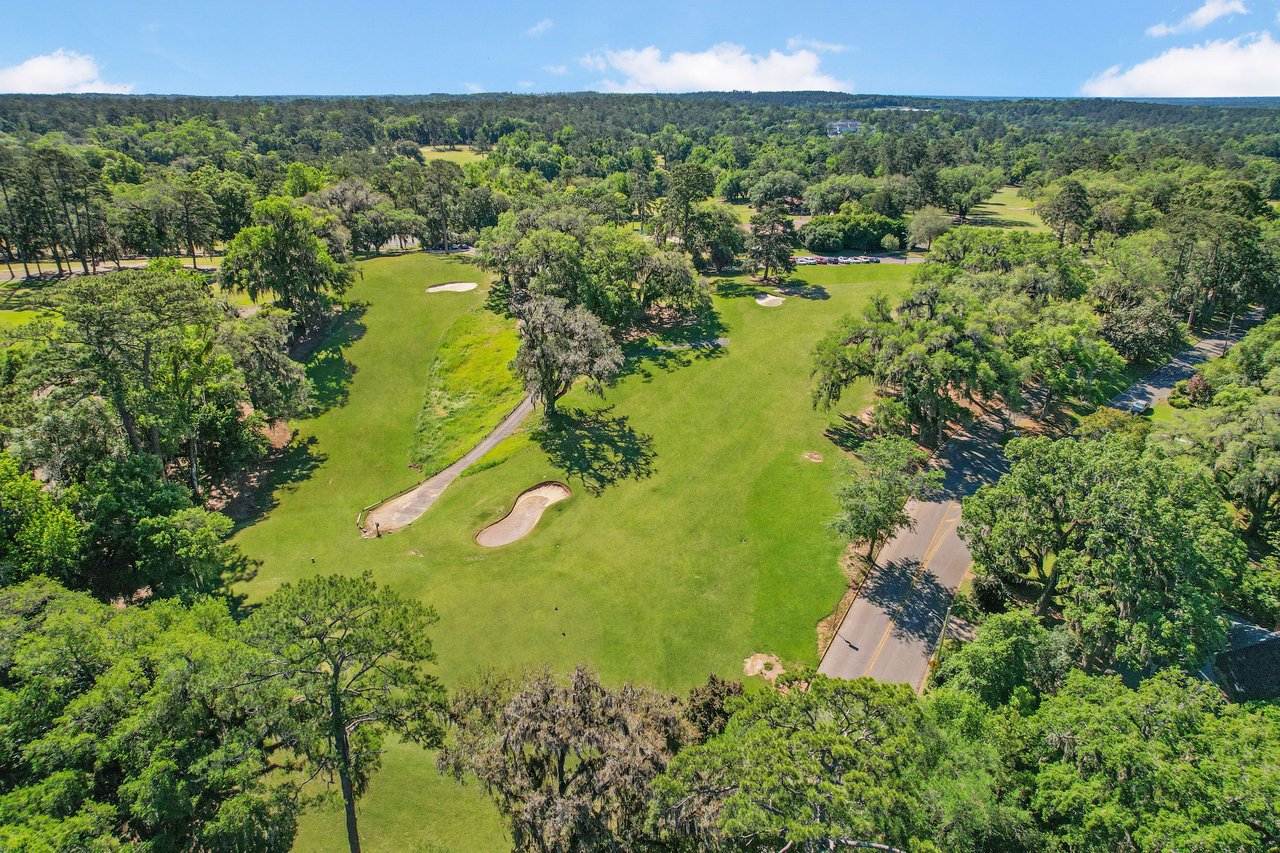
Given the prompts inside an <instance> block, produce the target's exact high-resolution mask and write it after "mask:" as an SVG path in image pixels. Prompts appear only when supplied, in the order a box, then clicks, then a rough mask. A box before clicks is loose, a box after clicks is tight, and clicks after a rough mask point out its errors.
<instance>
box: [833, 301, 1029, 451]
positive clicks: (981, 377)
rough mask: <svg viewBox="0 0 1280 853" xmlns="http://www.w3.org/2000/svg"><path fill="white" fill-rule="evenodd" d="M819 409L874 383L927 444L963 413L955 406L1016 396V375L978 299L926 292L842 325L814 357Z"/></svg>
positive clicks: (875, 307) (880, 304) (873, 307)
mask: <svg viewBox="0 0 1280 853" xmlns="http://www.w3.org/2000/svg"><path fill="white" fill-rule="evenodd" d="M812 375H813V381H814V385H813V402H814V405H815V406H818V407H823V408H830V407H831V406H834V405H835V404H836V403H838V402H839V400H840V395H841V394H842V393H843V392H844V389H845V388H847V387H848V386H849V385H850V384H852V383H853V382H854V381H856V380H857V379H859V378H862V377H869V378H870V379H871V380H872V381H873V382H875V383H876V385H877V387H878V388H879V389H880V390H881V391H882V393H885V394H888V395H892V396H894V397H897V398H898V399H900V400H901V401H902V402H903V404H904V405H905V406H906V409H907V413H908V416H909V417H910V420H911V422H912V423H914V424H916V425H917V426H919V427H920V434H921V437H922V438H923V440H925V441H927V442H932V441H936V440H938V439H939V438H940V437H941V435H942V430H943V428H944V427H945V426H946V423H947V421H948V420H949V419H951V418H954V417H957V416H959V415H960V414H961V411H962V410H961V407H960V405H959V404H958V403H957V399H960V398H964V399H969V400H982V399H996V398H999V397H1005V398H1009V397H1012V396H1013V394H1014V392H1015V390H1016V384H1017V369H1016V366H1015V365H1014V363H1013V361H1012V355H1011V353H1010V352H1009V351H1008V348H1007V347H1006V346H1005V345H1004V342H1003V341H1001V340H1000V337H999V334H998V329H996V328H995V327H993V325H992V324H991V322H990V318H989V317H987V316H986V315H985V314H984V312H983V310H982V307H981V305H980V304H979V303H978V301H977V300H976V299H975V297H974V296H973V294H970V293H965V292H963V291H960V290H957V289H952V288H946V287H938V286H932V285H931V286H926V287H923V288H921V289H919V290H917V291H916V292H915V293H914V294H912V295H911V296H910V297H908V298H906V299H904V300H902V301H901V302H900V303H899V305H898V307H897V308H896V309H895V308H892V307H891V306H890V304H889V303H888V301H887V300H885V299H882V298H875V299H873V300H872V303H871V304H870V305H869V306H868V307H867V308H866V309H865V310H864V312H863V317H862V319H857V318H854V317H845V318H843V319H842V320H841V321H840V322H839V323H838V324H837V326H836V328H835V329H833V330H832V331H831V332H830V333H828V334H827V335H826V336H825V337H824V338H823V339H822V340H821V341H819V343H818V345H817V347H816V348H815V350H814V368H813V374H812Z"/></svg>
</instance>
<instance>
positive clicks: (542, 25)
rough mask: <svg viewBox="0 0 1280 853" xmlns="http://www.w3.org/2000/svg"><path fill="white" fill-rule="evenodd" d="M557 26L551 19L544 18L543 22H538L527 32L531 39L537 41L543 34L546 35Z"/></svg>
mask: <svg viewBox="0 0 1280 853" xmlns="http://www.w3.org/2000/svg"><path fill="white" fill-rule="evenodd" d="M555 25H556V24H555V21H553V20H551V19H550V18H543V19H542V20H541V21H538V23H536V24H534V25H533V26H532V27H529V29H527V30H525V32H526V33H528V35H529V37H530V38H535V39H536V38H538V37H539V36H541V35H542V34H543V33H545V32H546V31H547V30H549V29H551V28H552V27H554V26H555Z"/></svg>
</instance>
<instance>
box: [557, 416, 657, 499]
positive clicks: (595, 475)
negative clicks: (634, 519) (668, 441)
mask: <svg viewBox="0 0 1280 853" xmlns="http://www.w3.org/2000/svg"><path fill="white" fill-rule="evenodd" d="M611 411H613V407H612V406H611V407H609V408H607V409H596V410H594V411H588V410H586V409H562V410H561V411H559V412H558V413H556V414H555V415H554V416H552V417H550V418H547V419H546V420H544V422H543V423H542V424H541V425H539V426H538V427H537V428H536V429H534V430H533V432H532V437H533V440H534V441H536V442H537V443H538V445H539V446H540V447H541V448H542V450H543V452H544V453H546V454H547V458H548V459H550V460H551V464H552V465H554V466H555V467H557V468H559V469H560V470H562V471H564V472H565V475H566V477H567V478H568V479H570V480H574V479H576V480H577V481H578V482H579V483H581V484H582V487H583V488H585V489H586V490H587V491H589V492H591V493H592V494H593V495H599V494H600V493H602V492H603V491H604V490H605V489H607V488H608V487H609V486H612V485H614V484H615V483H617V482H619V481H621V480H643V479H645V478H647V477H650V476H652V475H653V460H654V458H655V453H654V451H653V436H651V435H646V434H644V433H642V432H637V431H636V430H635V428H633V427H632V426H631V423H630V420H629V419H628V418H627V417H626V416H625V415H611V414H609V413H610V412H611Z"/></svg>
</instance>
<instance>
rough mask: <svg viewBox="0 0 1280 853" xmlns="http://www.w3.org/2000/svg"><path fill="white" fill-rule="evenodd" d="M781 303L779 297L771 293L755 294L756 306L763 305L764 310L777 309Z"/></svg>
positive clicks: (781, 300) (781, 299)
mask: <svg viewBox="0 0 1280 853" xmlns="http://www.w3.org/2000/svg"><path fill="white" fill-rule="evenodd" d="M783 301H784V300H783V298H782V297H781V296H774V295H773V294H772V293H757V294H756V304H757V305H763V306H764V307H765V308H777V307H778V306H779V305H781V304H782V303H783Z"/></svg>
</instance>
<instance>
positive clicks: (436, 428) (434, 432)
mask: <svg viewBox="0 0 1280 853" xmlns="http://www.w3.org/2000/svg"><path fill="white" fill-rule="evenodd" d="M453 295H454V294H448V293H444V294H440V295H438V296H436V297H435V298H437V299H447V298H449V297H450V296H453ZM519 344H520V338H519V335H518V334H517V333H516V324H515V321H514V320H511V319H507V318H503V317H499V316H497V315H496V314H494V313H492V312H491V311H486V310H485V309H483V308H477V309H475V310H473V311H470V312H468V313H466V314H463V315H462V316H461V317H459V318H458V320H457V321H456V322H455V323H454V324H453V326H452V327H451V328H450V329H449V331H448V333H447V334H446V335H445V339H444V341H443V342H442V343H441V344H440V349H439V351H438V353H437V355H436V359H435V363H434V364H433V365H432V366H431V376H430V378H429V379H428V380H427V391H426V395H425V397H424V399H423V402H422V412H421V413H420V414H419V416H418V430H417V435H416V438H415V447H414V449H413V453H412V457H413V461H414V462H415V463H416V464H418V465H420V466H421V467H422V470H423V472H424V473H426V474H433V473H435V472H436V471H439V470H441V469H442V468H445V467H446V466H448V465H449V464H451V463H452V462H453V461H454V460H456V459H458V458H459V457H461V456H462V455H463V454H465V453H466V452H467V451H468V450H470V449H471V448H472V447H474V446H475V444H476V436H477V435H481V436H483V435H484V434H486V433H488V432H489V431H490V430H492V429H493V428H494V427H496V426H497V425H498V423H499V422H500V421H501V420H502V419H503V418H504V417H506V415H507V413H508V412H510V411H511V410H512V409H514V408H515V407H516V406H517V405H518V404H519V403H520V401H521V400H522V399H523V398H524V388H523V386H522V385H521V383H520V381H519V380H518V379H516V377H515V376H514V375H513V374H512V373H511V369H510V368H509V367H508V365H509V364H510V362H511V359H512V358H514V357H515V354H516V349H517V347H518V346H519Z"/></svg>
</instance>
